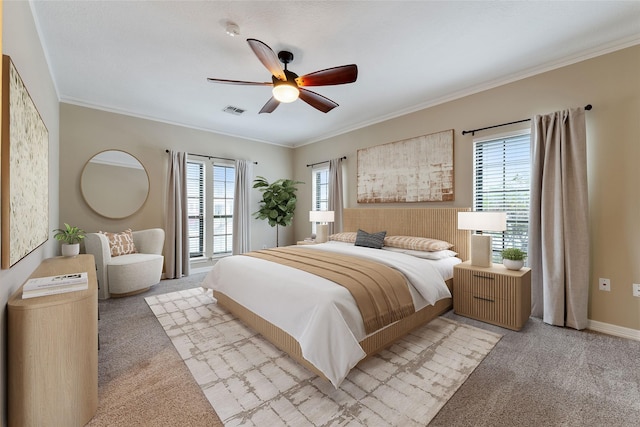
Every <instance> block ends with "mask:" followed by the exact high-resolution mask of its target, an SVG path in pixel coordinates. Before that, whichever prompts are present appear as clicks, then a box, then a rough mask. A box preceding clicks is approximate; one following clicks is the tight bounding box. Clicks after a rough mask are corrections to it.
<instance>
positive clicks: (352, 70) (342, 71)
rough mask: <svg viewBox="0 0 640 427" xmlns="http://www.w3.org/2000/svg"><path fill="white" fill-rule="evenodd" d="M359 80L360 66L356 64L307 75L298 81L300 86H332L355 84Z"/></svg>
mask: <svg viewBox="0 0 640 427" xmlns="http://www.w3.org/2000/svg"><path fill="white" fill-rule="evenodd" d="M357 78H358V66H357V65H355V64H351V65H342V66H340V67H333V68H327V69H326V70H320V71H316V72H314V73H309V74H305V75H304V76H300V77H298V78H297V79H296V83H298V86H330V85H343V84H347V83H353V82H355V81H356V79H357Z"/></svg>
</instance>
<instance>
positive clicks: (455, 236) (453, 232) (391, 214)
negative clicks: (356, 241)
mask: <svg viewBox="0 0 640 427" xmlns="http://www.w3.org/2000/svg"><path fill="white" fill-rule="evenodd" d="M470 210H471V209H470V208H348V209H345V210H344V211H343V219H342V229H343V231H358V229H362V230H364V231H366V232H368V233H376V232H378V231H386V232H387V236H417V237H431V238H433V239H439V240H444V241H447V242H449V243H453V245H454V247H453V248H452V249H453V250H454V251H456V252H458V257H460V258H461V259H462V260H464V261H466V260H467V259H469V237H470V234H471V232H470V231H468V230H458V212H469V211H470Z"/></svg>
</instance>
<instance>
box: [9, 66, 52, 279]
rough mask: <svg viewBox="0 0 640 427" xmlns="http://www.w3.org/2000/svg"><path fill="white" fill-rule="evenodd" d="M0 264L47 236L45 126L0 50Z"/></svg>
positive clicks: (17, 258)
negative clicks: (0, 100)
mask: <svg viewBox="0 0 640 427" xmlns="http://www.w3.org/2000/svg"><path fill="white" fill-rule="evenodd" d="M0 172H1V173H0V185H1V190H0V191H1V197H0V206H1V209H2V221H1V232H2V233H1V251H2V254H1V258H2V268H10V267H11V266H13V265H14V264H15V263H16V262H18V261H20V260H21V259H22V258H24V257H25V256H26V255H28V254H29V253H31V252H32V251H33V250H34V249H36V248H37V247H38V246H40V245H42V244H43V243H44V242H46V241H47V239H48V238H49V131H48V130H47V128H46V126H45V124H44V121H43V120H42V117H40V113H39V112H38V110H37V109H36V106H35V104H34V102H33V100H32V99H31V97H30V95H29V92H28V91H27V88H26V87H25V85H24V83H23V82H22V79H21V78H20V75H19V74H18V71H17V69H16V67H15V66H14V64H13V62H12V61H11V58H10V57H8V56H6V55H3V56H2V141H1V147H0Z"/></svg>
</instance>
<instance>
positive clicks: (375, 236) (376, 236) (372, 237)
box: [355, 230, 387, 249]
mask: <svg viewBox="0 0 640 427" xmlns="http://www.w3.org/2000/svg"><path fill="white" fill-rule="evenodd" d="M386 235H387V232H386V231H379V232H377V233H367V232H366V231H362V230H358V232H357V233H356V242H355V245H356V246H364V247H366V248H374V249H382V246H384V236H386Z"/></svg>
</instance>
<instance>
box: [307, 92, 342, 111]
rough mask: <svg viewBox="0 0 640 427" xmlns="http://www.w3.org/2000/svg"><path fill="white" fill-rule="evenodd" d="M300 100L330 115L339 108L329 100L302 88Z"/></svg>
mask: <svg viewBox="0 0 640 427" xmlns="http://www.w3.org/2000/svg"><path fill="white" fill-rule="evenodd" d="M300 99H302V100H303V101H304V102H306V103H307V104H309V105H311V106H312V107H313V108H316V109H318V110H320V111H322V112H323V113H328V112H329V111H331V110H333V109H334V108H336V107H337V106H338V104H337V103H335V102H333V101H332V100H330V99H329V98H327V97H325V96H322V95H320V94H319V93H315V92H312V91H310V90H308V89H304V88H300Z"/></svg>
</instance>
